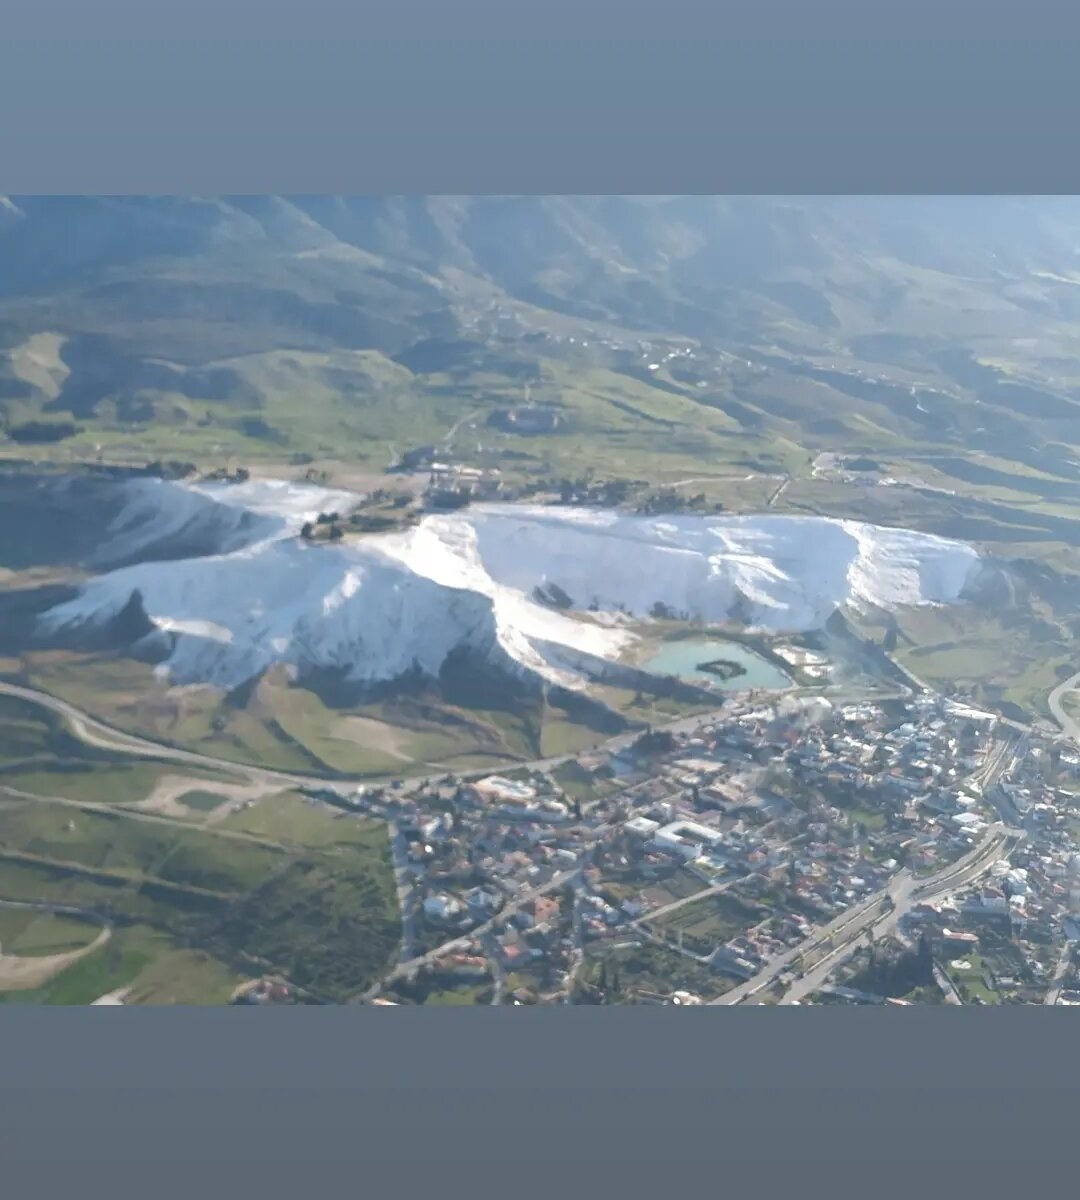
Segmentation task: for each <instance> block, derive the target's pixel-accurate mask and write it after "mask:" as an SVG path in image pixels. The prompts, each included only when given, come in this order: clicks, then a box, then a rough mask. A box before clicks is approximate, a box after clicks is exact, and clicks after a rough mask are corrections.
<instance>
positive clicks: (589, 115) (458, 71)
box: [0, 0, 1080, 193]
mask: <svg viewBox="0 0 1080 1200" xmlns="http://www.w3.org/2000/svg"><path fill="white" fill-rule="evenodd" d="M1071 7H1073V8H1074V7H1075V6H1071ZM1069 14H1070V5H1069V4H1068V3H1066V2H1065V0H1054V2H1051V0H1028V2H1026V3H1025V4H1024V5H1022V6H1020V5H1017V6H1015V7H1014V8H1010V7H1009V6H1006V5H1005V4H1004V3H1002V2H1001V0H997V2H996V3H995V0H938V3H934V4H932V3H931V2H930V0H907V2H906V3H904V4H892V5H889V4H885V3H875V2H874V0H814V3H812V4H811V3H807V2H806V0H740V2H739V3H737V4H734V3H731V2H730V0H729V2H727V3H721V4H717V3H714V2H713V3H705V0H667V2H666V3H665V4H664V5H662V6H660V5H646V4H645V3H644V2H643V0H618V2H617V0H587V2H584V3H571V0H546V2H545V3H543V4H528V5H526V4H523V3H514V0H455V3H453V4H448V3H446V2H445V0H393V4H391V2H390V0H378V3H371V2H370V0H368V2H367V3H364V4H356V3H354V2H352V0H349V2H348V3H347V2H346V0H307V2H306V3H305V4H303V5H300V4H297V3H295V2H290V3H285V0H187V2H186V3H184V4H166V3H163V2H162V0H96V2H95V3H94V4H86V3H84V2H83V0H8V5H6V6H5V28H4V38H3V41H2V42H0V113H2V114H3V116H2V119H0V186H2V187H3V190H4V191H6V192H9V193H10V192H110V193H117V192H140V193H169V192H188V193H190V192H270V191H275V192H306V193H312V192H352V193H381V192H403V191H404V192H491V191H514V192H549V193H550V192H607V193H611V192H655V191H664V192H801V193H822V192H832V193H836V192H879V193H880V192H938V193H941V192H961V193H963V192H967V193H973V192H1026V193H1046V192H1075V191H1080V158H1078V157H1077V156H1076V155H1075V154H1073V153H1071V147H1072V145H1073V143H1074V140H1075V138H1074V128H1073V126H1074V120H1075V113H1076V111H1077V107H1078V106H1077V103H1076V102H1077V99H1078V98H1080V75H1078V73H1077V72H1076V70H1075V63H1076V58H1077V55H1076V47H1077V38H1076V35H1075V32H1074V30H1073V29H1070V27H1069V22H1070V21H1072V22H1075V21H1077V20H1080V18H1078V17H1077V16H1076V15H1075V14H1073V15H1071V16H1070V15H1069Z"/></svg>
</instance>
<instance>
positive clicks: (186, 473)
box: [143, 458, 198, 479]
mask: <svg viewBox="0 0 1080 1200" xmlns="http://www.w3.org/2000/svg"><path fill="white" fill-rule="evenodd" d="M197 471H198V467H196V465H195V464H194V463H193V462H181V461H180V460H179V459H175V458H172V459H169V460H168V461H167V462H162V461H161V459H155V461H154V462H152V463H147V464H146V466H145V467H143V474H144V475H151V476H153V478H155V479H187V478H189V477H190V476H192V475H194V474H195V473H196V472H197Z"/></svg>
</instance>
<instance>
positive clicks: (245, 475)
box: [206, 467, 251, 483]
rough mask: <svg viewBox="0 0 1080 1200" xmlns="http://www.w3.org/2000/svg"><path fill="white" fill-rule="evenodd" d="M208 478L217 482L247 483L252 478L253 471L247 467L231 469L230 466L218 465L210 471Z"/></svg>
mask: <svg viewBox="0 0 1080 1200" xmlns="http://www.w3.org/2000/svg"><path fill="white" fill-rule="evenodd" d="M206 478H207V479H209V480H212V481H214V482H215V483H217V482H220V483H246V482H247V481H248V480H249V479H250V478H251V472H250V471H249V470H248V469H247V467H234V468H232V469H231V470H230V469H229V468H228V467H218V468H217V469H216V470H214V471H210V472H209V473H208V474H207V476H206Z"/></svg>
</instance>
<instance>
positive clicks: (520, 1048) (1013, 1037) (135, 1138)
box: [0, 1007, 1077, 1195]
mask: <svg viewBox="0 0 1080 1200" xmlns="http://www.w3.org/2000/svg"><path fill="white" fill-rule="evenodd" d="M109 1013H112V1014H113V1015H112V1016H110V1015H109ZM1066 1022H1068V1023H1069V1024H1070V1025H1071V1018H1069V1017H1068V1016H1067V1015H1066V1014H1065V1013H1064V1012H1061V1011H1056V1010H1055V1011H1049V1012H1043V1011H1040V1010H1038V1009H1030V1008H1015V1009H1006V1010H996V1011H991V1010H986V1011H982V1010H967V1009H965V1010H963V1011H962V1012H960V1011H957V1010H949V1009H937V1010H931V1009H908V1010H868V1009H837V1010H831V1009H806V1010H802V1011H800V1010H797V1009H788V1010H784V1011H783V1012H781V1011H779V1010H776V1009H772V1010H770V1009H761V1008H758V1009H755V1008H750V1009H731V1010H725V1011H724V1012H723V1013H722V1014H718V1013H717V1012H715V1011H714V1010H697V1011H694V1010H687V1011H680V1010H675V1009H670V1008H667V1009H664V1008H650V1007H639V1008H621V1009H620V1008H614V1009H606V1010H603V1011H601V1010H600V1009H566V1008H552V1009H543V1008H534V1009H531V1010H514V1009H484V1010H479V1009H476V1010H468V1009H465V1010H457V1011H451V1010H438V1011H437V1010H427V1009H423V1008H413V1009H408V1008H402V1009H399V1010H385V1009H384V1010H377V1009H374V1008H338V1009H334V1008H308V1009H281V1010H272V1009H271V1010H259V1009H254V1010H252V1009H235V1008H234V1009H211V1010H176V1009H173V1010H167V1009H130V1010H117V1009H108V1010H100V1011H98V1010H91V1009H70V1010H18V1011H8V1012H5V1013H3V1022H2V1026H3V1046H4V1071H3V1077H2V1082H0V1162H2V1163H3V1164H4V1170H5V1175H7V1173H8V1172H10V1171H12V1170H14V1171H16V1173H17V1172H18V1170H19V1168H20V1167H23V1168H29V1167H30V1166H31V1165H36V1164H40V1163H42V1162H45V1161H49V1162H50V1163H51V1164H52V1165H53V1166H54V1167H60V1166H70V1167H74V1166H76V1165H78V1166H82V1167H87V1168H92V1169H104V1168H106V1167H108V1166H109V1165H110V1164H114V1163H118V1162H123V1163H124V1164H125V1165H124V1168H123V1170H124V1177H125V1178H132V1179H142V1180H148V1179H149V1176H148V1175H147V1174H146V1171H147V1169H148V1168H153V1169H155V1170H156V1169H158V1167H159V1166H160V1164H162V1163H172V1162H174V1161H180V1160H183V1161H185V1162H187V1164H188V1165H189V1166H191V1165H194V1164H197V1163H213V1164H228V1163H233V1164H251V1165H252V1166H254V1167H257V1168H258V1170H257V1172H256V1175H255V1176H253V1177H252V1179H253V1180H254V1179H255V1178H261V1177H262V1175H263V1174H265V1175H266V1176H267V1177H268V1178H280V1172H281V1171H288V1170H290V1169H292V1168H295V1167H296V1165H297V1164H298V1163H307V1164H320V1165H321V1169H322V1170H323V1171H326V1172H331V1173H333V1174H337V1173H338V1172H339V1171H341V1170H348V1169H357V1168H361V1169H363V1171H365V1172H374V1171H382V1172H385V1173H386V1175H387V1176H388V1177H389V1178H391V1179H392V1178H393V1177H394V1174H395V1172H397V1173H398V1177H399V1183H400V1184H401V1185H402V1186H405V1184H406V1183H409V1182H410V1181H412V1180H416V1179H418V1178H419V1176H417V1175H416V1174H415V1173H416V1172H418V1171H420V1172H422V1171H423V1169H424V1168H431V1169H432V1170H433V1171H434V1172H436V1173H437V1172H443V1178H444V1179H445V1178H450V1177H455V1178H456V1177H458V1175H457V1173H458V1172H465V1173H466V1174H467V1175H468V1176H469V1177H472V1176H473V1173H474V1172H475V1171H477V1170H479V1171H480V1172H481V1174H482V1175H483V1177H484V1178H485V1179H487V1181H488V1182H489V1183H493V1182H500V1181H501V1183H502V1185H503V1186H501V1187H500V1189H499V1190H505V1186H509V1185H510V1184H514V1185H515V1186H516V1184H518V1183H520V1182H521V1181H522V1177H521V1176H520V1175H519V1174H518V1172H522V1171H525V1172H528V1171H532V1170H543V1171H544V1172H545V1177H552V1176H553V1173H554V1177H555V1179H556V1180H557V1182H556V1183H554V1184H553V1185H552V1186H557V1187H560V1188H564V1189H566V1190H567V1194H569V1195H574V1194H580V1193H579V1192H578V1191H577V1190H576V1186H571V1182H572V1181H570V1180H569V1179H568V1178H567V1176H566V1175H565V1172H566V1171H567V1170H571V1169H576V1167H575V1164H577V1165H582V1164H590V1163H591V1164H598V1165H599V1164H609V1165H610V1166H612V1167H613V1168H614V1169H615V1171H616V1175H615V1176H614V1178H620V1177H621V1176H620V1174H619V1173H620V1172H621V1173H625V1174H626V1175H628V1176H630V1177H633V1178H639V1177H640V1175H639V1172H640V1171H642V1170H649V1169H656V1170H658V1169H660V1168H664V1169H665V1170H667V1171H668V1172H669V1173H671V1172H674V1178H675V1179H681V1180H683V1181H684V1185H685V1184H686V1183H688V1182H689V1180H690V1179H691V1178H692V1177H693V1175H694V1174H695V1173H701V1172H707V1171H715V1170H717V1169H718V1168H722V1169H723V1170H724V1171H725V1172H728V1173H731V1172H734V1173H735V1176H739V1175H742V1176H743V1177H745V1178H746V1179H747V1180H748V1181H749V1180H752V1179H753V1178H754V1177H755V1174H756V1177H757V1178H758V1181H759V1182H760V1183H762V1184H764V1183H765V1182H766V1181H768V1180H773V1179H776V1178H778V1177H779V1176H783V1175H784V1174H785V1173H787V1174H792V1175H795V1176H796V1177H798V1176H800V1175H801V1176H802V1178H803V1179H804V1181H806V1182H807V1184H809V1183H812V1182H813V1181H814V1180H818V1181H825V1182H827V1183H829V1182H831V1183H832V1184H836V1183H838V1182H841V1181H840V1180H837V1179H836V1178H835V1172H836V1171H837V1170H840V1171H842V1173H843V1177H844V1178H846V1179H848V1180H849V1183H850V1182H851V1181H854V1180H861V1182H860V1183H859V1187H860V1189H861V1190H871V1191H875V1190H876V1186H875V1181H877V1183H879V1184H880V1183H883V1182H884V1180H883V1179H882V1178H881V1177H880V1176H879V1175H878V1174H877V1172H878V1171H880V1170H881V1168H882V1164H893V1165H894V1166H895V1167H896V1169H899V1170H902V1171H904V1172H905V1173H906V1174H911V1176H912V1177H911V1178H910V1179H909V1180H908V1183H909V1186H910V1187H916V1186H919V1187H921V1186H922V1185H920V1184H919V1183H918V1179H919V1172H922V1171H926V1170H931V1171H933V1172H941V1171H945V1170H947V1169H950V1168H956V1169H961V1168H963V1169H964V1170H966V1171H967V1181H968V1185H967V1187H965V1194H973V1193H972V1189H973V1188H975V1187H976V1186H981V1184H982V1181H983V1180H984V1179H985V1178H987V1177H992V1178H1000V1177H1001V1172H1002V1171H1008V1170H1009V1169H1010V1167H1013V1166H1015V1165H1016V1164H1017V1163H1018V1162H1028V1163H1035V1164H1038V1165H1039V1168H1040V1171H1041V1172H1042V1173H1043V1174H1044V1175H1045V1172H1047V1171H1050V1170H1053V1169H1055V1168H1056V1167H1058V1166H1067V1165H1069V1164H1071V1163H1073V1162H1074V1161H1075V1160H1076V1157H1077V1151H1076V1139H1075V1135H1074V1132H1073V1125H1074V1124H1075V1100H1076V1092H1077V1082H1076V1081H1077V1071H1076V1062H1075V1058H1076V1056H1075V1054H1074V1053H1070V1052H1069V1051H1068V1049H1067V1047H1068V1046H1069V1045H1070V1044H1071V1040H1072V1039H1071V1038H1070V1035H1069V1032H1068V1030H1067V1029H1065V1028H1064V1025H1065V1023H1066ZM406 1168H407V1170H408V1172H410V1173H411V1174H408V1175H402V1174H401V1172H402V1171H405V1170H406ZM446 1172H449V1173H450V1175H449V1176H448V1175H446V1174H445V1173H446ZM867 1172H871V1174H867ZM777 1173H779V1176H778V1174H777ZM437 1177H438V1175H437V1174H436V1178H437ZM371 1178H372V1177H371V1176H370V1175H365V1176H364V1179H363V1181H361V1180H360V1179H356V1180H355V1182H356V1183H357V1184H358V1185H359V1184H363V1185H365V1186H366V1183H367V1181H369V1180H370V1179H371ZM462 1178H464V1176H462ZM732 1178H733V1176H732V1175H731V1174H727V1175H725V1179H726V1180H727V1181H728V1182H731V1180H732ZM610 1179H611V1177H610V1176H609V1182H610ZM958 1181H959V1180H958ZM208 1182H209V1181H208ZM714 1182H715V1181H714ZM680 1186H683V1185H680ZM607 1190H610V1187H609V1188H608V1189H607ZM927 1190H928V1194H939V1193H938V1191H937V1186H936V1185H935V1186H934V1187H929V1185H927ZM12 1194H15V1193H14V1192H13V1193H12ZM405 1194H416V1192H415V1191H414V1190H413V1188H412V1186H411V1185H410V1186H409V1187H407V1188H406V1191H405ZM765 1194H775V1193H772V1192H771V1190H766V1192H765Z"/></svg>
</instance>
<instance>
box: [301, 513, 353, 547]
mask: <svg viewBox="0 0 1080 1200" xmlns="http://www.w3.org/2000/svg"><path fill="white" fill-rule="evenodd" d="M340 520H341V517H340V515H339V514H338V513H336V512H335V513H319V515H318V516H317V517H316V518H315V520H314V521H305V522H304V525H303V528H302V529H301V530H300V536H301V537H302V538H303V539H304V541H305V542H313V541H315V540H316V539H317V538H324V539H325V540H327V541H330V542H337V541H340V540H341V539H342V538H343V537H344V536H345V531H344V530H343V529H342V528H341V525H340V524H339V521H340Z"/></svg>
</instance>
